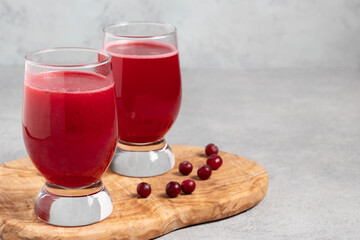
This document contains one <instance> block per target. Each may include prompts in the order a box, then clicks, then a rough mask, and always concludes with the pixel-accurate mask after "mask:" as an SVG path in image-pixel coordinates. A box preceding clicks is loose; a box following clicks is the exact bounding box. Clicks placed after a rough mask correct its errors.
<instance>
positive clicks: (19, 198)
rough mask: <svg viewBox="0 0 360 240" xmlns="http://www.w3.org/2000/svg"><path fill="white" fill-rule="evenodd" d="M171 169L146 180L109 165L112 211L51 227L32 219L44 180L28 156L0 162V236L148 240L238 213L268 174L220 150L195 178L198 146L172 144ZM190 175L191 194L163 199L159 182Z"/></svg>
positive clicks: (201, 158) (256, 196) (261, 191)
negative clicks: (186, 165)
mask: <svg viewBox="0 0 360 240" xmlns="http://www.w3.org/2000/svg"><path fill="white" fill-rule="evenodd" d="M172 149H173V151H174V153H175V158H176V165H175V168H174V169H173V170H172V171H170V172H169V173H167V174H164V175H161V176H156V177H151V178H129V177H123V176H120V175H117V174H115V173H113V172H112V171H111V170H110V169H109V170H107V172H106V173H105V174H104V176H103V182H104V183H105V185H106V187H107V188H108V190H109V192H110V194H111V196H112V200H113V204H114V211H113V213H112V214H111V216H110V217H109V218H107V219H106V220H104V221H102V222H100V223H96V224H92V225H89V226H84V227H55V226H51V225H48V224H45V223H43V222H41V221H40V220H38V219H37V218H36V216H35V214H34V210H33V207H34V201H35V197H36V196H37V194H38V192H39V190H40V188H41V187H42V186H43V184H44V178H43V177H42V176H41V175H40V174H39V173H38V172H37V170H36V169H35V167H34V166H33V164H32V163H31V161H30V160H29V159H28V158H23V159H19V160H15V161H12V162H7V163H5V164H2V165H0V238H3V239H4V240H7V239H11V240H15V239H37V240H40V239H87V240H91V239H97V240H98V239H149V238H154V237H158V236H161V235H164V234H166V233H168V232H171V231H173V230H175V229H178V228H182V227H185V226H189V225H193V224H198V223H203V222H208V221H213V220H216V219H221V218H225V217H229V216H232V215H234V214H237V213H240V212H243V211H245V210H247V209H249V208H251V207H253V206H255V205H256V204H257V203H259V202H260V201H261V200H262V199H263V198H264V196H265V194H266V191H267V186H268V181H269V177H268V174H267V172H266V170H265V169H264V168H263V167H262V166H260V165H259V164H257V163H256V162H253V161H251V160H248V159H246V158H243V157H240V156H238V155H234V154H230V153H226V152H220V153H219V155H220V156H221V157H222V159H223V165H222V167H221V168H220V169H218V170H217V171H213V174H212V176H211V178H210V179H208V180H200V179H199V178H198V177H197V176H196V172H197V169H198V167H199V166H200V165H202V164H205V163H206V156H205V155H204V148H202V147H194V146H172ZM182 161H190V162H191V163H192V164H193V166H194V169H193V171H192V173H191V174H190V175H189V176H182V175H181V174H179V172H178V169H177V167H178V164H179V163H180V162H182ZM187 178H191V179H194V180H195V182H196V190H195V191H194V192H193V193H192V194H191V195H179V196H178V197H177V198H168V197H167V196H166V194H165V186H166V184H167V183H168V182H170V181H174V180H175V181H178V182H179V183H180V184H181V182H182V181H183V180H185V179H187ZM142 181H146V182H148V183H150V184H151V188H152V193H151V195H150V196H149V197H148V198H146V199H142V198H138V197H137V194H136V187H137V184H138V183H140V182H142Z"/></svg>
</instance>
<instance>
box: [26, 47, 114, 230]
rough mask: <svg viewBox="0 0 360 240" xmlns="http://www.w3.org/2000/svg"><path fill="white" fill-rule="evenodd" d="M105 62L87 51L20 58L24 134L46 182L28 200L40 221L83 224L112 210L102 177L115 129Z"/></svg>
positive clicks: (105, 56)
mask: <svg viewBox="0 0 360 240" xmlns="http://www.w3.org/2000/svg"><path fill="white" fill-rule="evenodd" d="M110 59H111V56H110V55H109V54H108V53H106V52H103V51H99V50H95V49H87V48H53V49H47V50H42V51H37V52H33V53H30V54H28V55H27V56H26V57H25V78H24V97H23V116H22V129H23V138H24V143H25V147H26V150H27V152H28V155H29V157H30V159H31V160H32V162H33V163H34V165H35V167H36V168H37V169H38V170H39V172H40V173H41V174H42V175H43V176H44V177H45V179H46V182H45V185H44V186H43V188H42V189H41V190H40V193H39V195H38V196H37V198H36V202H35V214H36V215H37V217H38V218H39V219H41V220H42V221H44V222H46V223H49V224H52V225H59V226H82V225H88V224H92V223H96V222H99V221H101V220H103V219H105V218H107V217H108V216H109V215H110V214H111V212H112V209H113V205H112V200H111V197H110V195H109V193H108V191H107V189H106V188H105V186H104V185H103V183H102V181H101V176H102V174H103V173H104V172H105V170H106V169H107V167H108V166H109V164H110V161H111V159H112V156H113V154H114V151H115V146H116V142H117V134H118V129H117V115H116V101H115V86H114V82H113V78H112V72H111V66H110Z"/></svg>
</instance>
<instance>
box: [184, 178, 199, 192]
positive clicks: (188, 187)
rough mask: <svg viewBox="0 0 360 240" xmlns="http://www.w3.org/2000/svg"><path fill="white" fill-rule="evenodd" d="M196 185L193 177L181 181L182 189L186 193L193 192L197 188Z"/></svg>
mask: <svg viewBox="0 0 360 240" xmlns="http://www.w3.org/2000/svg"><path fill="white" fill-rule="evenodd" d="M195 187H196V184H195V181H194V180H191V179H186V180H184V181H183V182H182V183H181V190H182V191H183V192H184V193H186V194H190V193H192V192H193V191H194V190H195Z"/></svg>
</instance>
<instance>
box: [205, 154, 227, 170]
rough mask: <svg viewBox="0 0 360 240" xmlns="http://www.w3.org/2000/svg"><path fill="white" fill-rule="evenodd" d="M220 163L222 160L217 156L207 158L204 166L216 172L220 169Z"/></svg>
mask: <svg viewBox="0 0 360 240" xmlns="http://www.w3.org/2000/svg"><path fill="white" fill-rule="evenodd" d="M222 162H223V161H222V158H221V157H220V156H219V155H217V154H213V155H211V156H209V157H208V159H207V160H206V164H207V165H209V166H210V167H211V169H212V170H217V169H218V168H219V167H221V165H222Z"/></svg>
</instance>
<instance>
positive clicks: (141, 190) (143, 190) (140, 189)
mask: <svg viewBox="0 0 360 240" xmlns="http://www.w3.org/2000/svg"><path fill="white" fill-rule="evenodd" d="M137 193H138V194H139V195H140V197H142V198H147V197H148V196H149V195H150V193H151V186H150V184H148V183H146V182H141V183H139V184H138V186H137Z"/></svg>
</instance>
